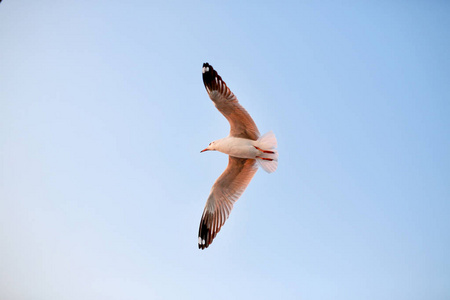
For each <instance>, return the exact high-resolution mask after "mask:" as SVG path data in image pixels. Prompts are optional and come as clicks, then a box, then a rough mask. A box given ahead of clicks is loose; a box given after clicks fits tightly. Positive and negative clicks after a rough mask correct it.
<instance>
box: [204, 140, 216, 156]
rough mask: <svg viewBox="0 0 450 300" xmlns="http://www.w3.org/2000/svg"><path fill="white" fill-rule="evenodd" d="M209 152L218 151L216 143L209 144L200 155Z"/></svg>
mask: <svg viewBox="0 0 450 300" xmlns="http://www.w3.org/2000/svg"><path fill="white" fill-rule="evenodd" d="M209 150H216V141H214V142H211V143H209V145H208V147H206V148H205V149H203V150H202V151H200V153H202V152H205V151H209Z"/></svg>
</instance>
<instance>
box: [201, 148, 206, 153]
mask: <svg viewBox="0 0 450 300" xmlns="http://www.w3.org/2000/svg"><path fill="white" fill-rule="evenodd" d="M205 151H208V148H205V149H203V150H202V151H200V153H202V152H205Z"/></svg>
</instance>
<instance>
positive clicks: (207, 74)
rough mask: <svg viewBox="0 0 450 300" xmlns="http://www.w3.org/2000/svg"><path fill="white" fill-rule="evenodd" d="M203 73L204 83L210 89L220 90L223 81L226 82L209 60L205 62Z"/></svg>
mask: <svg viewBox="0 0 450 300" xmlns="http://www.w3.org/2000/svg"><path fill="white" fill-rule="evenodd" d="M202 75H203V83H204V84H205V88H206V89H209V90H210V91H215V90H219V89H220V86H221V85H222V83H224V84H225V82H223V80H222V78H221V77H220V75H219V74H217V71H216V70H214V68H213V66H211V65H210V64H209V63H207V62H206V63H203V67H202ZM225 85H226V84H225Z"/></svg>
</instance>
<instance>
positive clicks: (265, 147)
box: [198, 63, 278, 250]
mask: <svg viewBox="0 0 450 300" xmlns="http://www.w3.org/2000/svg"><path fill="white" fill-rule="evenodd" d="M202 73H203V83H204V84H205V88H206V91H207V92H208V95H209V98H211V100H212V101H213V102H214V105H215V106H216V108H217V109H218V110H219V111H220V112H221V113H222V115H224V116H225V118H226V119H227V120H228V122H229V123H230V134H229V136H227V137H225V138H223V139H220V140H216V141H213V142H211V143H210V144H209V145H208V147H206V148H205V149H203V150H202V151H200V152H205V151H210V150H215V151H219V152H222V153H225V154H228V155H229V157H228V166H227V168H226V169H225V171H224V172H223V173H222V175H220V177H219V178H218V179H217V180H216V182H215V183H214V185H213V186H212V188H211V192H210V194H209V197H208V200H207V201H206V205H205V209H204V210H203V215H202V218H201V221H200V228H199V231H198V248H199V249H202V250H203V249H206V248H208V246H209V245H211V243H212V242H213V240H214V238H215V237H216V235H217V233H218V232H219V231H220V229H221V227H222V225H223V224H224V223H225V221H226V220H227V219H228V216H229V215H230V212H231V210H232V209H233V204H234V203H235V202H236V201H237V200H238V199H239V197H240V196H241V195H242V193H243V192H244V191H245V189H246V188H247V186H248V184H249V183H250V181H251V180H252V178H253V176H254V175H255V173H256V171H257V170H258V165H259V166H261V167H262V168H263V169H264V170H265V171H266V172H268V173H272V172H274V171H275V170H276V169H277V166H278V152H277V150H276V147H277V139H276V138H275V134H274V133H273V132H272V131H269V132H268V133H266V134H264V135H263V136H261V137H260V134H259V131H258V128H257V127H256V124H255V122H254V121H253V119H252V117H250V115H249V113H248V112H247V111H246V110H245V109H244V108H243V107H242V106H241V105H240V104H239V102H238V100H237V98H236V96H235V95H234V94H233V93H232V92H231V90H230V89H229V88H228V86H227V85H226V83H225V82H224V81H223V80H222V78H221V77H220V76H219V74H217V72H216V70H214V68H213V67H212V66H211V65H210V64H208V63H204V64H203V68H202Z"/></svg>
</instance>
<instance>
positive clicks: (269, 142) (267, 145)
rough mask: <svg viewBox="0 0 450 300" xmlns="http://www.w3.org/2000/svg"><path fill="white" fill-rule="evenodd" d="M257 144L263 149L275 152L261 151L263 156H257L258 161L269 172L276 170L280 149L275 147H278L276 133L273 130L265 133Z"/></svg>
mask: <svg viewBox="0 0 450 300" xmlns="http://www.w3.org/2000/svg"><path fill="white" fill-rule="evenodd" d="M256 144H257V147H258V148H260V149H262V150H268V151H272V152H274V153H261V155H260V157H261V158H257V159H256V161H257V163H258V164H259V165H260V166H261V168H263V169H264V171H266V172H267V173H272V172H275V170H276V169H277V167H278V151H277V150H275V148H276V147H277V138H276V137H275V134H274V133H273V132H272V131H269V132H267V133H265V134H264V135H263V136H261V137H260V138H259V139H258V140H257V141H256ZM262 158H266V159H262Z"/></svg>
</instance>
